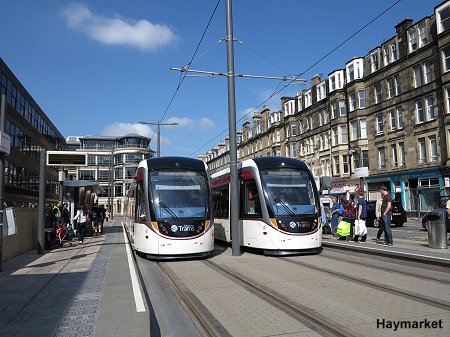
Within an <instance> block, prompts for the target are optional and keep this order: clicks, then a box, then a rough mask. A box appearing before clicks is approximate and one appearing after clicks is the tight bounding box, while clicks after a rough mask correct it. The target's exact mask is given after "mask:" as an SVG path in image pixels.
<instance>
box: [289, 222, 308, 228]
mask: <svg viewBox="0 0 450 337" xmlns="http://www.w3.org/2000/svg"><path fill="white" fill-rule="evenodd" d="M309 226H310V224H309V223H308V222H300V221H291V222H290V223H289V227H291V228H292V229H294V228H296V227H298V228H306V227H309Z"/></svg>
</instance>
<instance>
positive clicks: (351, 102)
mask: <svg viewBox="0 0 450 337" xmlns="http://www.w3.org/2000/svg"><path fill="white" fill-rule="evenodd" d="M348 103H349V110H350V111H354V110H355V109H356V93H355V92H354V91H352V92H351V93H349V94H348Z"/></svg>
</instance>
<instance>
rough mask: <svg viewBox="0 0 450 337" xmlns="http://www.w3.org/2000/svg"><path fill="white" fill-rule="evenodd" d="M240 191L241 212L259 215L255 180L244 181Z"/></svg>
mask: <svg viewBox="0 0 450 337" xmlns="http://www.w3.org/2000/svg"><path fill="white" fill-rule="evenodd" d="M241 191H242V192H243V195H242V198H241V200H242V202H241V205H242V207H241V209H242V210H243V214H244V215H255V216H261V215H262V212H261V203H260V200H259V194H258V188H257V187H256V182H255V181H254V180H248V181H245V182H244V185H243V188H242V189H241ZM241 213H242V212H241Z"/></svg>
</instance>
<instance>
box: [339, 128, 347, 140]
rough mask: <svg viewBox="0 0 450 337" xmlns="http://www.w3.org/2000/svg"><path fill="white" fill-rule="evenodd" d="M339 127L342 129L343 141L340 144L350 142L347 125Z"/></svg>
mask: <svg viewBox="0 0 450 337" xmlns="http://www.w3.org/2000/svg"><path fill="white" fill-rule="evenodd" d="M339 129H340V131H341V143H340V144H347V143H348V136H347V125H341V126H339Z"/></svg>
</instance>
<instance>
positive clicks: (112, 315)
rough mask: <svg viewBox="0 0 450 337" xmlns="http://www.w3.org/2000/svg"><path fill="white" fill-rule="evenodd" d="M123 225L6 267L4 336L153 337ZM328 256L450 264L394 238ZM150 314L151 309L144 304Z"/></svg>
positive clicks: (345, 244) (422, 244) (1, 302)
mask: <svg viewBox="0 0 450 337" xmlns="http://www.w3.org/2000/svg"><path fill="white" fill-rule="evenodd" d="M120 220H121V219H120V218H116V219H115V220H114V221H109V222H108V223H105V226H104V229H105V234H103V235H101V236H98V237H97V236H94V237H87V238H85V241H84V244H81V245H77V246H69V247H61V248H57V249H54V250H51V251H46V252H45V254H42V255H38V254H37V251H35V250H33V251H29V252H27V253H25V254H22V255H20V256H17V257H15V258H12V259H10V260H8V261H6V262H4V263H3V270H2V271H1V272H0V335H1V336H20V337H21V336H30V337H31V336H33V337H35V336H40V337H46V336H58V337H63V336H64V337H65V336H100V337H103V336H105V337H114V336H142V335H147V336H148V335H150V333H151V326H150V323H151V322H153V321H152V320H153V319H154V316H152V315H153V314H152V313H151V312H149V310H146V311H143V312H140V311H138V310H137V308H136V302H135V299H134V297H133V290H132V284H131V283H132V282H131V280H130V273H129V258H128V257H127V250H126V238H125V235H124V232H123V228H122V225H121V221H120ZM322 242H323V249H324V251H327V250H331V249H342V250H346V251H347V252H349V253H355V254H357V253H361V252H364V253H369V254H373V255H374V256H375V255H378V256H381V257H383V258H397V259H402V260H404V261H411V262H420V263H427V264H435V265H437V266H440V267H441V268H442V266H450V249H433V248H429V247H428V244H427V242H426V241H423V240H415V239H414V238H410V239H396V238H395V236H394V246H393V247H383V246H379V245H377V244H376V243H375V241H374V240H373V239H372V238H371V237H369V238H368V241H367V242H366V243H355V242H351V241H338V240H336V238H334V237H332V236H328V235H324V237H323V241H322ZM146 308H147V309H148V305H146Z"/></svg>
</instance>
